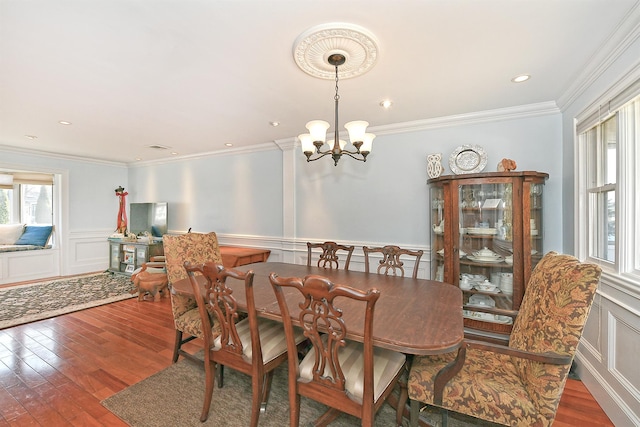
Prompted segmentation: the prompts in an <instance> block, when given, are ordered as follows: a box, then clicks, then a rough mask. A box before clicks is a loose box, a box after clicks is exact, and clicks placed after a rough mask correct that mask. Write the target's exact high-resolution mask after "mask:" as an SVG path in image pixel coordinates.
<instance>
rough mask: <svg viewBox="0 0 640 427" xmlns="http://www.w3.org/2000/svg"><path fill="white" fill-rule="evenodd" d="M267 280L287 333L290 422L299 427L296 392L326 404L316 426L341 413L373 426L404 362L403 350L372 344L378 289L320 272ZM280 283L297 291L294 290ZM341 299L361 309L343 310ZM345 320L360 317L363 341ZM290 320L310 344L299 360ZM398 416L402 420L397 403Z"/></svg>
mask: <svg viewBox="0 0 640 427" xmlns="http://www.w3.org/2000/svg"><path fill="white" fill-rule="evenodd" d="M269 280H270V281H271V284H272V286H273V289H274V291H275V294H276V298H277V300H278V306H279V307H280V312H281V314H282V318H283V321H284V327H285V332H286V334H287V345H288V355H289V377H288V379H289V411H290V415H289V421H290V426H291V427H297V426H298V424H299V422H300V396H305V397H307V398H309V399H313V400H315V401H318V402H320V403H322V404H324V405H327V406H328V407H329V408H330V410H329V411H328V412H327V413H326V414H324V415H323V416H322V417H321V418H320V419H319V420H318V421H317V423H316V425H326V424H328V423H330V422H331V421H333V420H334V419H335V418H336V417H338V416H339V415H340V413H341V412H345V413H347V414H351V415H354V416H356V417H358V418H360V419H361V422H362V425H363V426H372V425H373V421H374V418H375V414H376V412H377V411H378V409H379V408H380V407H381V406H382V404H383V403H384V402H385V400H386V398H387V397H388V396H389V395H390V394H391V392H392V391H393V389H394V386H395V385H396V383H397V382H398V379H399V378H400V376H401V375H402V374H403V372H404V371H405V366H406V356H405V355H404V354H402V353H399V352H395V351H391V350H387V349H383V348H378V347H375V348H374V347H373V341H372V335H373V314H374V308H375V305H376V302H377V301H378V299H379V298H380V291H378V290H377V289H369V290H367V291H360V290H358V289H354V288H351V287H348V286H343V285H337V284H334V283H332V282H331V281H330V280H329V279H328V278H326V277H324V276H318V275H310V276H306V277H305V278H304V279H301V278H296V277H289V278H285V277H282V278H281V277H278V276H277V275H276V274H275V273H271V274H270V275H269ZM283 288H291V289H293V290H297V292H294V293H293V294H292V293H289V291H288V290H284V289H283ZM285 292H286V295H285ZM345 300H353V301H356V302H357V301H360V303H358V305H359V306H358V307H355V308H358V309H361V313H360V314H359V315H358V314H356V313H357V312H356V311H355V310H354V311H351V310H348V311H347V312H343V309H344V306H343V307H342V309H341V307H339V306H338V305H337V304H335V303H336V302H344V301H345ZM345 319H350V320H351V321H353V322H354V323H355V322H363V325H364V336H363V337H362V338H363V342H356V341H351V340H348V339H347V338H346V337H347V335H348V333H349V330H348V326H347V322H346V320H345ZM294 322H295V323H296V324H299V325H300V326H301V327H302V329H303V331H304V335H305V336H306V337H307V339H308V340H309V342H310V343H311V348H310V349H309V351H308V352H307V353H306V355H305V356H304V358H302V360H300V356H299V355H298V352H296V351H295V348H296V346H295V341H294V340H293V336H294V335H293V331H294ZM405 402H406V400H405ZM396 416H397V420H398V422H399V425H401V422H402V410H401V408H400V407H399V406H398V412H397V415H396Z"/></svg>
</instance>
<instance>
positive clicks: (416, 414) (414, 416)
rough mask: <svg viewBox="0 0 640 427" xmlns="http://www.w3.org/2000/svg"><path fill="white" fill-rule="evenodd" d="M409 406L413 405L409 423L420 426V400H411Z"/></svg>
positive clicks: (412, 425) (415, 426)
mask: <svg viewBox="0 0 640 427" xmlns="http://www.w3.org/2000/svg"><path fill="white" fill-rule="evenodd" d="M409 406H410V407H411V415H410V418H409V425H410V426H411V427H418V419H419V418H420V402H418V401H417V400H410V403H409Z"/></svg>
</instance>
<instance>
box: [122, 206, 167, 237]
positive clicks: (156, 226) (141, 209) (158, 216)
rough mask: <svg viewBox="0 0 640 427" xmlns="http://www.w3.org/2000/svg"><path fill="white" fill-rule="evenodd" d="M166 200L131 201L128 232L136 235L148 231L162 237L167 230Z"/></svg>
mask: <svg viewBox="0 0 640 427" xmlns="http://www.w3.org/2000/svg"><path fill="white" fill-rule="evenodd" d="M168 213H169V211H168V207H167V202H157V203H131V204H130V205H129V232H130V233H134V234H136V235H138V236H139V235H141V234H144V232H145V231H146V232H148V233H149V234H150V235H151V236H153V237H162V235H163V234H167V230H168Z"/></svg>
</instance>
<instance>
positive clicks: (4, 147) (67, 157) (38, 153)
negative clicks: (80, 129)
mask: <svg viewBox="0 0 640 427" xmlns="http://www.w3.org/2000/svg"><path fill="white" fill-rule="evenodd" d="M0 151H7V152H11V153H16V154H24V155H27V156H36V157H42V158H46V159H52V158H53V159H62V160H73V161H78V162H84V163H95V164H100V165H108V166H122V167H127V164H126V163H124V162H115V161H111V160H101V159H96V158H93V157H82V156H74V155H71V154H61V153H53V152H51V151H43V150H34V149H32V148H30V149H26V148H20V147H14V146H11V145H1V144H0Z"/></svg>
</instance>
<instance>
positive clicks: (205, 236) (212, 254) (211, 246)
mask: <svg viewBox="0 0 640 427" xmlns="http://www.w3.org/2000/svg"><path fill="white" fill-rule="evenodd" d="M162 242H163V246H164V256H165V264H166V268H167V278H168V279H169V286H171V284H172V283H175V282H176V281H178V280H181V279H187V277H188V275H187V272H186V270H185V269H184V263H185V262H186V261H188V262H191V263H204V262H207V261H213V262H218V263H222V257H221V256H220V247H219V245H218V237H217V236H216V233H213V232H211V233H186V234H182V235H176V236H171V235H168V234H165V235H164V236H163V237H162ZM170 296H171V310H172V313H173V320H174V324H175V327H176V338H175V345H174V349H173V359H172V360H173V363H176V362H177V361H178V357H179V356H182V357H185V358H187V359H190V360H192V361H195V362H198V363H202V360H200V359H198V358H196V357H195V356H193V355H192V354H190V353H188V352H186V351H184V350H183V349H182V346H183V345H184V344H185V343H187V342H189V341H191V340H193V339H195V338H204V335H205V334H204V331H203V329H202V321H201V320H200V314H199V312H198V304H197V302H196V300H195V299H194V298H189V297H186V296H183V295H178V294H176V293H173V292H170ZM212 324H213V331H214V335H217V334H218V333H219V330H220V329H219V325H218V323H217V322H215V321H213V322H212Z"/></svg>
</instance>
